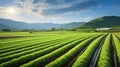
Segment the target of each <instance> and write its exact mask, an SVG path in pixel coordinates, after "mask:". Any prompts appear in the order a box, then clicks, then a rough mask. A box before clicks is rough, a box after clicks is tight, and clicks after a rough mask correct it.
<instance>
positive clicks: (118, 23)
mask: <svg viewBox="0 0 120 67" xmlns="http://www.w3.org/2000/svg"><path fill="white" fill-rule="evenodd" d="M106 27H120V17H118V16H104V17H100V18H96V19H93V20H91V21H89V22H87V23H85V24H83V25H80V27H79V28H106Z"/></svg>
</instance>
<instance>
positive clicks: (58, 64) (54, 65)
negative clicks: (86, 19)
mask: <svg viewBox="0 0 120 67" xmlns="http://www.w3.org/2000/svg"><path fill="white" fill-rule="evenodd" d="M95 38H96V37H92V38H89V39H86V40H85V41H83V42H81V43H80V44H78V45H77V46H75V47H74V48H72V49H71V50H70V51H68V52H67V53H66V54H64V55H62V56H61V57H59V58H57V59H56V60H54V61H53V62H51V63H49V64H47V65H46V67H64V65H65V64H67V62H69V61H70V60H71V59H72V58H74V57H75V56H76V55H77V54H78V53H79V52H80V51H81V50H82V49H83V48H85V47H86V46H87V45H88V44H89V43H90V42H91V41H92V40H93V39H95Z"/></svg>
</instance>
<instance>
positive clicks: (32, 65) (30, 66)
mask: <svg viewBox="0 0 120 67" xmlns="http://www.w3.org/2000/svg"><path fill="white" fill-rule="evenodd" d="M86 38H88V37H85V38H81V39H78V40H76V41H74V42H72V43H70V44H67V45H65V46H63V47H61V48H59V49H57V50H55V51H53V52H51V53H49V54H47V55H45V56H42V57H39V58H37V59H35V60H33V61H31V62H29V63H27V64H24V65H22V66H21V67H38V66H44V65H45V64H46V63H49V62H50V61H51V60H52V59H56V58H57V57H59V56H60V55H62V54H64V53H65V52H67V51H68V50H70V49H71V48H73V47H74V46H76V45H77V44H78V43H79V42H82V41H83V40H85V39H86Z"/></svg>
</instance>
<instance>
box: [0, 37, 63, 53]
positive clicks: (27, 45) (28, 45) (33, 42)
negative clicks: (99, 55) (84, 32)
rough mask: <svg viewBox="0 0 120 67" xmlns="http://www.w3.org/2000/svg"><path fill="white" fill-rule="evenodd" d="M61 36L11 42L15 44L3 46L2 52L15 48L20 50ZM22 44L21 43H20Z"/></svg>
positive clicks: (0, 51)
mask: <svg viewBox="0 0 120 67" xmlns="http://www.w3.org/2000/svg"><path fill="white" fill-rule="evenodd" d="M59 38H61V37H54V38H52V37H51V38H40V39H36V40H31V41H23V42H16V43H9V45H13V46H6V47H5V48H1V50H0V53H5V52H9V51H14V50H18V49H22V48H26V47H31V46H34V45H36V44H40V43H45V42H47V41H51V40H56V39H59ZM14 44H15V45H17V44H18V45H17V46H14ZM19 44H20V45H19Z"/></svg>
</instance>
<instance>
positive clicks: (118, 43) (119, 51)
mask: <svg viewBox="0 0 120 67" xmlns="http://www.w3.org/2000/svg"><path fill="white" fill-rule="evenodd" d="M113 40H114V43H115V49H116V53H117V59H118V64H119V66H120V40H119V39H118V38H117V37H116V36H115V35H114V34H113Z"/></svg>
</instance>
